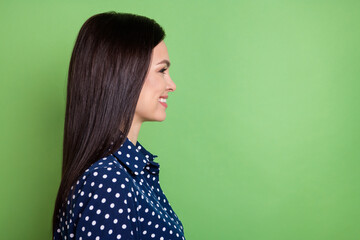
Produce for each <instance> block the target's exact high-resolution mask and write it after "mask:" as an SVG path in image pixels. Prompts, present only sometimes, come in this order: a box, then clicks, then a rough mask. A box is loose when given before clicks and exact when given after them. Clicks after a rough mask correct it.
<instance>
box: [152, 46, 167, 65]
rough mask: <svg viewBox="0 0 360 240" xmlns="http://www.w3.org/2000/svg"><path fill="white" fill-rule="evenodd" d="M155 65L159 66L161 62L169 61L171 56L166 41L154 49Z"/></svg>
mask: <svg viewBox="0 0 360 240" xmlns="http://www.w3.org/2000/svg"><path fill="white" fill-rule="evenodd" d="M152 57H153V60H154V61H153V64H157V63H158V62H159V61H161V60H164V59H165V60H168V61H169V54H168V50H167V47H166V44H165V42H164V41H161V42H160V43H159V44H158V45H156V46H155V47H154V49H153V56H152Z"/></svg>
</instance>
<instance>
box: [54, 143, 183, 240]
mask: <svg viewBox="0 0 360 240" xmlns="http://www.w3.org/2000/svg"><path fill="white" fill-rule="evenodd" d="M155 157H157V156H156V155H152V154H151V153H150V152H148V151H147V150H146V149H145V148H144V147H143V146H142V145H141V144H140V143H139V142H137V143H136V146H134V144H133V143H132V142H130V141H129V139H128V138H127V139H126V141H125V142H124V144H123V145H121V147H120V148H119V149H118V151H116V152H115V153H114V154H111V155H109V156H107V157H104V158H102V159H100V160H98V161H97V162H95V163H94V164H93V165H91V166H90V167H89V168H88V169H87V170H86V171H85V172H84V174H83V175H82V176H81V177H80V178H79V180H78V181H77V182H76V185H74V187H75V192H74V194H73V195H71V196H70V195H69V196H68V198H67V199H66V203H64V204H63V207H62V208H61V209H60V210H59V217H60V219H59V225H58V226H57V228H56V229H54V230H55V231H54V237H53V239H54V240H60V239H65V240H66V239H79V240H81V239H83V240H85V239H95V240H101V239H103V240H105V239H106V240H111V239H160V240H164V239H185V237H184V229H183V226H182V223H181V221H180V220H179V218H178V217H177V215H176V214H175V212H174V211H173V209H172V208H171V206H170V204H169V202H168V200H167V198H166V197H165V195H164V193H163V192H162V190H161V188H160V185H159V164H158V163H156V162H154V161H153V159H154V158H155ZM72 189H73V188H72Z"/></svg>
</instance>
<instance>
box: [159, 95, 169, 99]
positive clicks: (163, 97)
mask: <svg viewBox="0 0 360 240" xmlns="http://www.w3.org/2000/svg"><path fill="white" fill-rule="evenodd" d="M159 98H165V99H167V98H168V96H160V97H159Z"/></svg>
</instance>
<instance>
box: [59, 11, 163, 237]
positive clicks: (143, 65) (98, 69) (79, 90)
mask: <svg viewBox="0 0 360 240" xmlns="http://www.w3.org/2000/svg"><path fill="white" fill-rule="evenodd" d="M164 38H165V32H164V30H163V29H162V28H161V26H160V25H159V24H158V23H156V22H155V21H154V20H153V19H149V18H147V17H144V16H139V15H135V14H130V13H116V12H106V13H100V14H97V15H94V16H92V17H90V18H89V19H88V20H87V21H86V22H85V23H84V24H83V26H82V27H81V29H80V32H79V34H78V37H77V39H76V42H75V46H74V49H73V52H72V56H71V60H70V66H69V72H68V84H67V99H66V114H65V125H64V142H63V164H62V174H61V183H60V187H59V190H58V194H57V198H56V202H55V209H54V213H53V231H54V228H55V226H56V224H57V223H58V220H59V219H58V214H59V211H60V209H61V207H62V204H63V203H64V202H65V201H66V198H67V196H68V194H69V193H70V190H71V186H72V185H73V184H74V183H75V182H76V180H77V179H78V178H79V177H80V176H81V174H82V173H83V172H84V171H85V170H86V169H87V168H88V167H90V165H91V164H93V163H94V162H96V161H97V160H98V159H100V158H102V157H104V156H106V155H108V154H110V153H113V152H114V151H116V150H117V149H118V148H119V147H120V146H121V144H123V143H124V141H125V139H126V136H127V135H128V132H129V129H130V127H131V123H132V120H133V116H134V113H135V107H136V104H137V101H138V98H139V95H140V91H141V88H142V86H143V83H144V80H145V77H146V75H147V71H148V69H149V65H150V61H151V55H152V50H153V48H154V47H155V46H156V45H157V44H158V43H159V42H161V40H163V39H164Z"/></svg>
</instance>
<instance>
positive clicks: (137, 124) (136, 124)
mask: <svg viewBox="0 0 360 240" xmlns="http://www.w3.org/2000/svg"><path fill="white" fill-rule="evenodd" d="M141 124H142V122H141V121H137V119H135V117H134V119H133V122H132V124H131V127H130V130H129V133H128V135H127V137H128V139H129V140H130V142H132V144H134V146H136V142H137V138H138V135H139V132H140V128H141Z"/></svg>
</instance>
